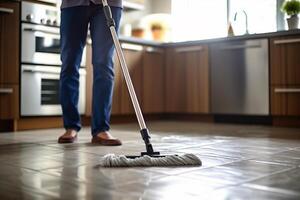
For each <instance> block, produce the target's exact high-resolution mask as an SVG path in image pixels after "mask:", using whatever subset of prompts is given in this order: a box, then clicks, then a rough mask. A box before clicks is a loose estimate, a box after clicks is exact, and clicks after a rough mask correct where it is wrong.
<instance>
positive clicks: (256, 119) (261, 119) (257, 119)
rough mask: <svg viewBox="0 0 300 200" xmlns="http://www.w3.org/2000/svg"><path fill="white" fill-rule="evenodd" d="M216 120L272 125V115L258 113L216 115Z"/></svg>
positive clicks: (219, 121)
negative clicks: (259, 114)
mask: <svg viewBox="0 0 300 200" xmlns="http://www.w3.org/2000/svg"><path fill="white" fill-rule="evenodd" d="M214 122H216V123H232V124H233V123H234V124H251V125H256V124H259V125H272V117H271V116H257V115H252V116H250V115H247V116H246V115H214Z"/></svg>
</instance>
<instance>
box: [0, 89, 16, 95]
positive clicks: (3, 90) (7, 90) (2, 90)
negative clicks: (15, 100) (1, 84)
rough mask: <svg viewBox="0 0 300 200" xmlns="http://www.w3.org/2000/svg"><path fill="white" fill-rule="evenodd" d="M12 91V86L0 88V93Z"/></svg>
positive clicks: (10, 92)
mask: <svg viewBox="0 0 300 200" xmlns="http://www.w3.org/2000/svg"><path fill="white" fill-rule="evenodd" d="M13 91H14V90H13V89H12V88H0V94H12V93H13Z"/></svg>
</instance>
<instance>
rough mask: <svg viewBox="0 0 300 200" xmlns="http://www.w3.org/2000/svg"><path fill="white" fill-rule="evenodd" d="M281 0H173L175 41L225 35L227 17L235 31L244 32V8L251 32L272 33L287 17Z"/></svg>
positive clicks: (238, 33) (280, 26) (173, 38)
mask: <svg viewBox="0 0 300 200" xmlns="http://www.w3.org/2000/svg"><path fill="white" fill-rule="evenodd" d="M282 1H283V0H263V1H262V0H172V13H171V14H172V40H173V41H184V40H197V39H207V38H217V37H226V36H227V19H228V20H229V21H230V22H231V23H232V25H233V29H234V32H235V34H236V35H242V34H244V33H245V31H246V22H245V15H244V14H243V12H242V11H243V10H244V11H245V12H246V13H247V16H248V29H249V33H250V34H251V33H265V32H273V31H276V30H277V27H278V28H279V29H283V28H284V20H283V16H281V15H282V14H281V12H280V6H279V4H281V3H282ZM277 2H278V3H277ZM236 12H238V14H237V18H236V21H234V15H235V13H236ZM276 21H278V23H279V24H277V22H276ZM282 24H283V25H282Z"/></svg>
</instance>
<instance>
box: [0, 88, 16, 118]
mask: <svg viewBox="0 0 300 200" xmlns="http://www.w3.org/2000/svg"><path fill="white" fill-rule="evenodd" d="M17 118H19V86H18V85H0V119H17Z"/></svg>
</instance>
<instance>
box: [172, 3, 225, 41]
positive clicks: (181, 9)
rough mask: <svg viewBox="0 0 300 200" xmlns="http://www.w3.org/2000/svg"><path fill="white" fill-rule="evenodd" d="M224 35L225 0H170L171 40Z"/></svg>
mask: <svg viewBox="0 0 300 200" xmlns="http://www.w3.org/2000/svg"><path fill="white" fill-rule="evenodd" d="M226 36H227V1H226V0H172V40H173V41H185V40H199V39H207V38H217V37H226Z"/></svg>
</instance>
